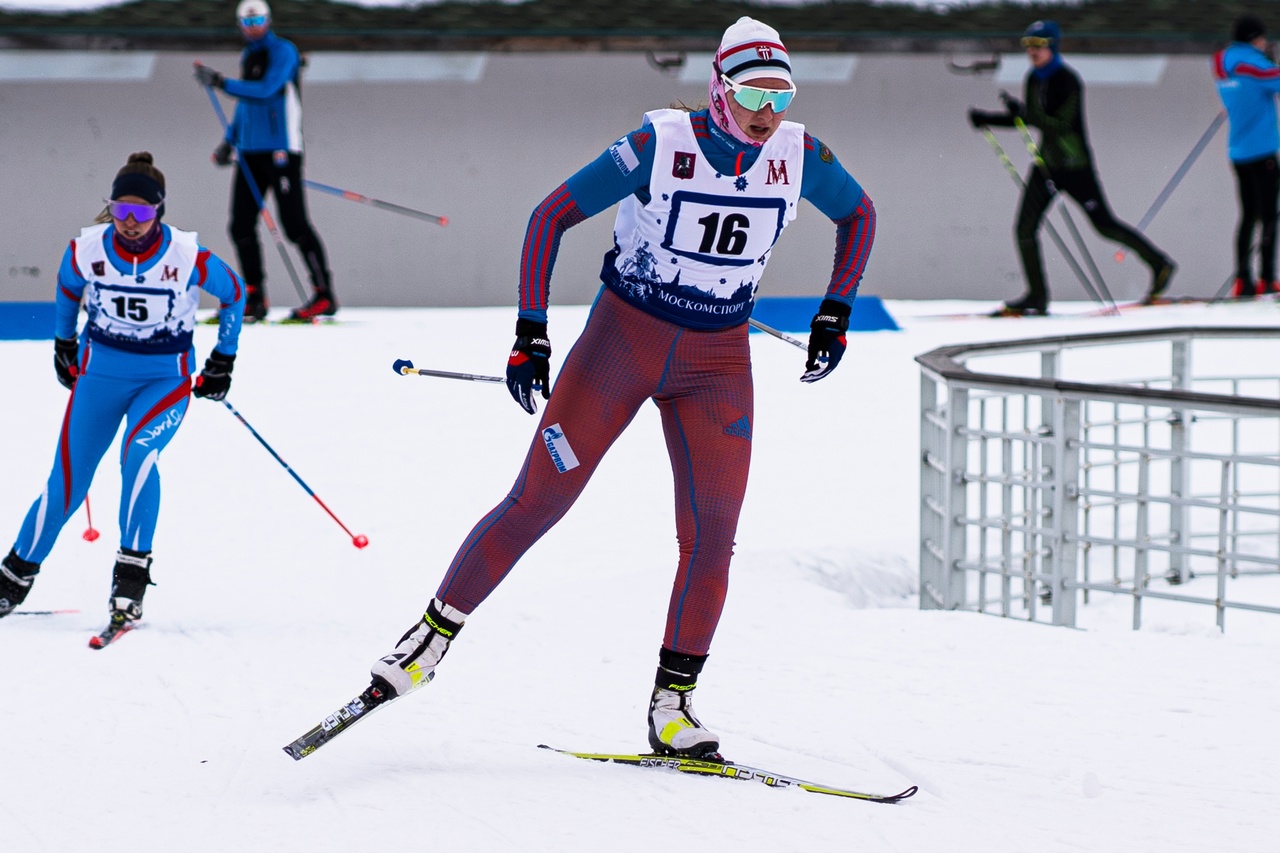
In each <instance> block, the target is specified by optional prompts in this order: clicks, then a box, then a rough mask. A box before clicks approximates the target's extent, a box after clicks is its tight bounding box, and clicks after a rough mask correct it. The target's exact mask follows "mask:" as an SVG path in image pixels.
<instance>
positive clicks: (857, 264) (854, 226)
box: [827, 193, 876, 296]
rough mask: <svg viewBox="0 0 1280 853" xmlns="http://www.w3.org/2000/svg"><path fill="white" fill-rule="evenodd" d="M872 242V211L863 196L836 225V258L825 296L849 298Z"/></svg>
mask: <svg viewBox="0 0 1280 853" xmlns="http://www.w3.org/2000/svg"><path fill="white" fill-rule="evenodd" d="M875 239H876V209H875V205H873V204H872V203H871V197H870V196H868V195H866V194H865V193H864V194H863V196H862V201H861V202H859V203H858V207H857V209H856V210H854V212H853V213H851V214H850V215H849V216H847V217H845V218H844V219H841V220H840V221H839V222H837V223H836V258H835V265H834V267H833V269H832V272H831V285H830V286H829V287H828V288H827V293H828V294H830V295H832V296H850V295H851V294H853V293H854V292H855V291H857V289H858V283H859V282H860V281H862V273H863V271H864V270H865V269H866V267H867V259H868V258H869V257H870V256H871V245H872V243H874V242H875Z"/></svg>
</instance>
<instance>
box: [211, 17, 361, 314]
mask: <svg viewBox="0 0 1280 853" xmlns="http://www.w3.org/2000/svg"><path fill="white" fill-rule="evenodd" d="M236 20H237V22H238V23H239V25H240V33H241V35H243V36H244V40H245V48H244V52H243V53H242V54H241V55H240V76H241V79H239V80H234V79H232V80H228V79H227V78H225V77H223V76H222V75H221V74H219V73H218V72H217V71H214V70H213V69H212V68H209V67H208V66H205V65H201V64H200V63H199V62H197V63H196V68H195V76H196V80H198V81H199V82H200V84H201V85H202V86H210V87H212V88H215V89H221V90H222V91H224V92H226V93H227V94H228V95H230V96H231V97H233V98H237V99H239V103H238V104H236V112H235V117H234V118H233V119H232V120H231V125H230V127H228V128H227V135H226V138H224V139H223V140H222V142H220V143H219V144H218V147H217V148H216V149H215V150H214V152H213V162H214V163H216V164H218V165H219V166H229V165H231V160H232V153H233V152H234V153H236V154H238V155H239V156H240V158H241V159H242V160H243V163H244V166H245V167H247V168H248V170H249V172H250V173H251V174H252V175H253V180H254V183H256V184H257V185H258V191H259V192H261V193H262V200H263V204H266V198H267V193H268V192H272V193H274V194H275V197H276V208H277V209H278V210H279V211H280V225H281V227H282V228H283V229H284V234H285V236H286V237H288V238H289V239H290V240H291V241H293V243H294V244H295V245H297V247H298V251H299V253H301V255H302V260H303V262H305V263H306V265H307V272H308V274H309V275H310V276H311V287H312V289H313V295H312V297H311V300H310V301H309V302H307V304H305V305H302V306H300V307H298V308H295V309H294V310H293V312H292V313H291V314H290V315H289V317H290V319H293V320H315V319H317V318H319V317H329V316H332V315H334V314H336V313H337V311H338V300H337V299H336V298H335V297H334V295H333V276H332V274H331V273H330V272H329V260H328V257H327V256H326V255H325V250H324V244H323V243H321V242H320V237H319V235H317V234H316V230H315V228H314V227H312V225H311V221H310V220H309V219H308V218H307V199H306V187H305V185H304V183H303V178H302V95H301V80H300V78H299V70H300V68H301V64H302V61H301V57H300V56H299V55H298V48H297V47H295V46H294V44H293V42H291V41H289V40H288V39H283V38H281V37H280V36H278V35H276V34H275V33H273V32H271V8H270V7H269V6H268V5H267V4H266V3H265V2H263V0H242V2H241V3H240V5H239V6H237V7H236ZM259 213H260V209H259V207H258V201H257V199H256V198H254V195H253V190H252V189H251V188H250V187H249V183H248V182H247V181H246V180H245V176H244V174H243V172H242V171H241V170H240V169H236V180H235V188H234V189H233V190H232V194H231V225H230V227H229V228H228V230H229V231H230V233H231V240H232V242H233V243H235V245H236V254H237V255H238V256H239V258H240V272H241V274H242V275H243V276H244V280H245V284H246V285H248V287H249V296H248V300H247V301H246V302H245V308H244V314H245V320H246V321H249V322H252V321H254V320H264V319H266V316H267V307H268V301H267V291H266V284H265V282H266V275H265V274H264V273H263V270H262V244H261V243H260V242H259V241H258V215H259Z"/></svg>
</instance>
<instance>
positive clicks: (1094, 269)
mask: <svg viewBox="0 0 1280 853" xmlns="http://www.w3.org/2000/svg"><path fill="white" fill-rule="evenodd" d="M1013 124H1014V126H1015V127H1016V128H1018V133H1019V134H1021V135H1022V141H1023V144H1025V145H1026V146H1027V151H1028V152H1029V153H1030V154H1031V159H1032V160H1033V161H1034V162H1035V164H1036V168H1037V169H1039V170H1040V171H1041V172H1042V173H1043V174H1044V177H1045V180H1046V181H1048V182H1049V186H1050V187H1052V186H1053V175H1051V174H1050V173H1049V167H1048V166H1046V165H1045V163H1044V158H1043V157H1041V156H1040V148H1039V147H1038V146H1037V145H1036V141H1035V140H1034V139H1033V138H1032V137H1031V131H1030V130H1028V129H1027V124H1026V122H1024V121H1023V120H1022V119H1020V118H1017V117H1016V116H1015V117H1014V119H1013ZM1058 195H1059V196H1061V193H1058ZM1058 210H1060V211H1061V212H1062V219H1063V221H1064V222H1066V223H1067V230H1068V231H1070V232H1071V237H1072V239H1073V240H1075V241H1076V247H1077V248H1079V249H1080V255H1081V256H1082V257H1083V258H1084V259H1085V262H1086V263H1087V264H1088V265H1089V271H1090V272H1091V273H1093V278H1094V281H1095V283H1096V284H1097V285H1098V292H1099V293H1101V294H1102V295H1103V296H1105V297H1106V298H1107V301H1108V302H1110V303H1111V307H1113V308H1115V307H1116V300H1115V299H1114V298H1113V297H1112V296H1111V293H1110V292H1109V291H1108V290H1107V282H1106V280H1105V279H1103V277H1102V270H1100V269H1098V265H1097V264H1095V263H1094V262H1093V255H1092V254H1091V253H1090V252H1089V248H1088V247H1087V246H1086V245H1085V244H1084V238H1083V237H1081V236H1080V231H1079V229H1077V228H1076V221H1075V219H1074V218H1072V216H1071V212H1070V211H1069V210H1067V205H1066V202H1065V201H1064V202H1062V203H1060V204H1059V205H1058Z"/></svg>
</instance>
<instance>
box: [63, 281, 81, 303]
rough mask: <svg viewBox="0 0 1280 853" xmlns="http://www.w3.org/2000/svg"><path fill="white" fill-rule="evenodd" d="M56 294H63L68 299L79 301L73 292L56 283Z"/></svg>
mask: <svg viewBox="0 0 1280 853" xmlns="http://www.w3.org/2000/svg"><path fill="white" fill-rule="evenodd" d="M58 294H59V295H61V296H65V297H66V298H67V299H70V300H71V301H72V302H77V303H78V302H79V301H80V297H79V296H76V295H75V294H74V293H72V292H71V291H70V290H67V289H66V288H65V287H63V286H62V285H58Z"/></svg>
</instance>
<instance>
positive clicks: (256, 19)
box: [240, 15, 267, 30]
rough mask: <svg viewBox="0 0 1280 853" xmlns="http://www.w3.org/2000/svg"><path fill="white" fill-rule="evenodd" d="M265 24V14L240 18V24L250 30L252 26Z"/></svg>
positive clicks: (263, 25)
mask: <svg viewBox="0 0 1280 853" xmlns="http://www.w3.org/2000/svg"><path fill="white" fill-rule="evenodd" d="M266 25H267V16H266V15H254V16H253V17H251V18H241V19H240V26H242V27H244V28H245V29H246V30H251V29H253V28H254V27H265V26H266Z"/></svg>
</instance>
